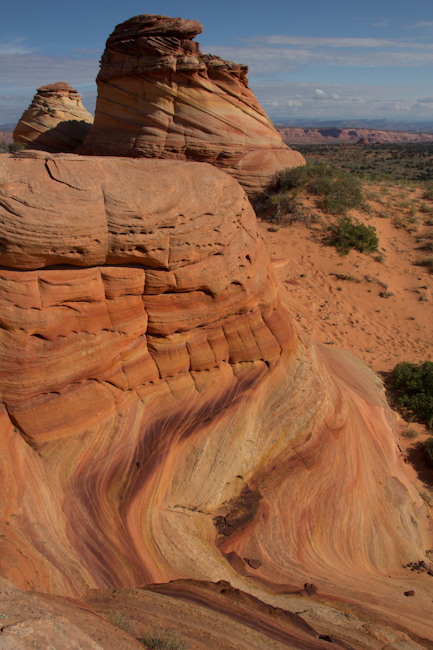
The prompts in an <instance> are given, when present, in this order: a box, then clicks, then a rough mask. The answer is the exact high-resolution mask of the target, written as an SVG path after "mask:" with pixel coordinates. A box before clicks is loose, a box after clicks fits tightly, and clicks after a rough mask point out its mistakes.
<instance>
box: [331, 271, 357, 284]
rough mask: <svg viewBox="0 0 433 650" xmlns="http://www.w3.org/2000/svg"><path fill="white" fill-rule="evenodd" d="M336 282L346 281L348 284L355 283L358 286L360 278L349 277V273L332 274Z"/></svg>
mask: <svg viewBox="0 0 433 650" xmlns="http://www.w3.org/2000/svg"><path fill="white" fill-rule="evenodd" d="M334 275H335V277H336V278H337V280H347V281H349V282H357V283H358V284H359V283H360V282H362V280H361V279H360V278H357V277H355V276H354V275H351V274H350V273H334Z"/></svg>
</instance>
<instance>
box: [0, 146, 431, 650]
mask: <svg viewBox="0 0 433 650" xmlns="http://www.w3.org/2000/svg"><path fill="white" fill-rule="evenodd" d="M0 223H1V232H2V239H1V251H0V265H1V270H0V300H1V304H0V328H1V329H0V360H1V376H0V391H1V392H0V400H1V407H0V420H1V426H0V432H1V433H0V477H1V478H0V483H1V485H2V486H3V490H2V495H1V500H0V522H1V523H0V529H1V530H0V574H1V576H2V577H4V578H6V579H8V580H11V581H13V582H15V583H16V584H18V585H20V586H22V587H25V588H30V589H36V590H41V591H49V592H50V591H51V592H55V593H63V594H67V595H73V596H77V595H79V594H80V593H82V592H83V591H85V590H86V589H87V588H88V587H94V588H100V589H106V588H113V587H136V586H139V585H142V584H145V583H155V582H160V583H162V582H167V581H169V580H173V579H178V578H189V579H195V580H204V581H218V580H221V579H223V580H227V581H228V582H230V583H231V584H232V585H233V586H235V587H237V588H239V589H243V590H244V591H247V592H250V593H255V594H256V595H257V593H261V594H262V596H261V597H262V599H263V600H265V601H266V599H269V598H270V594H277V595H278V594H282V593H284V592H290V591H299V590H301V589H302V588H303V585H304V584H305V583H315V584H316V585H318V586H319V590H320V591H321V592H322V593H324V594H328V595H330V596H332V598H343V599H346V600H350V601H352V602H358V603H363V604H364V605H365V604H368V605H369V606H371V607H372V608H373V609H374V608H375V607H376V605H377V599H378V595H379V594H380V598H381V600H383V602H384V605H383V608H385V609H387V611H388V614H389V616H391V617H392V616H394V617H395V616H397V618H398V617H399V616H404V620H405V625H407V626H408V627H409V628H410V629H411V630H416V631H417V634H419V635H422V634H424V635H427V631H428V629H429V623H428V621H426V617H425V616H424V614H423V611H422V607H420V606H419V605H418V606H417V607H415V606H414V607H412V606H411V607H408V605H407V602H405V601H407V599H405V597H404V595H403V589H402V588H401V586H402V585H403V582H404V580H405V577H404V576H405V575H406V573H407V571H406V570H404V569H402V565H406V564H408V562H411V561H414V560H420V559H421V558H425V551H426V549H429V548H431V546H432V545H431V537H430V533H429V529H428V519H427V513H426V507H425V505H424V503H423V501H422V499H421V498H420V497H419V495H418V494H417V493H416V491H415V490H414V489H413V487H412V486H411V485H410V483H409V482H408V480H407V478H406V476H405V474H404V471H403V470H402V467H401V461H400V458H399V450H398V446H397V442H396V438H395V435H394V433H393V429H392V418H391V412H390V411H389V409H388V407H387V405H386V402H385V399H384V396H383V392H382V390H381V387H380V385H379V383H378V380H377V379H376V378H375V377H374V376H373V375H372V374H371V373H370V372H369V371H368V370H367V369H366V368H365V367H364V366H363V365H362V364H361V363H360V362H359V361H358V360H356V359H355V358H352V357H350V356H347V355H345V354H344V353H341V352H338V351H331V350H325V349H317V348H316V347H315V346H314V345H313V344H312V343H311V341H310V340H309V339H308V338H307V337H306V336H305V335H302V334H301V333H300V332H298V331H297V330H296V329H295V328H294V326H293V325H292V322H291V318H290V315H289V313H288V311H287V309H286V308H285V307H284V306H283V305H282V304H281V303H280V301H279V299H278V295H277V292H276V288H275V281H274V277H273V273H272V270H271V267H270V263H269V258H268V255H267V253H266V250H265V249H264V246H263V243H262V241H261V239H260V238H259V237H258V236H257V229H256V221H255V215H254V212H253V210H252V207H251V205H250V203H249V202H248V200H247V197H246V195H245V193H244V192H243V191H242V190H241V188H240V187H239V185H238V184H237V183H236V182H235V181H234V180H233V179H232V178H230V176H228V175H227V174H224V173H223V172H221V171H220V170H218V169H215V168H214V167H212V166H210V165H204V164H198V163H188V164H185V163H182V162H177V161H159V160H133V159H118V158H95V157H93V158H91V157H84V156H74V155H49V154H44V153H42V152H21V153H20V154H16V155H14V156H8V155H2V156H1V157H0ZM307 591H308V590H307ZM311 593H314V590H313V591H312V592H311ZM417 597H418V599H419V600H418V603H419V602H422V603H429V602H430V601H431V593H430V592H429V591H428V585H427V586H426V585H424V584H422V585H420V587H417ZM278 598H283V596H278ZM278 603H279V604H278V606H280V607H281V606H282V605H281V601H278ZM296 611H300V610H296ZM297 647H299V646H297ZM308 647H313V646H308Z"/></svg>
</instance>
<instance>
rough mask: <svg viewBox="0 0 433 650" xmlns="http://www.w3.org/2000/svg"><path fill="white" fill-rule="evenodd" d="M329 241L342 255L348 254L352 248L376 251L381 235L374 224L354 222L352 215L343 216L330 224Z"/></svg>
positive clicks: (361, 250) (362, 250) (360, 250)
mask: <svg viewBox="0 0 433 650" xmlns="http://www.w3.org/2000/svg"><path fill="white" fill-rule="evenodd" d="M327 243H329V244H331V245H332V246H335V248H336V249H337V251H338V252H339V253H340V255H347V254H348V253H349V252H350V251H351V250H352V248H355V249H356V250H357V251H359V252H360V253H365V252H375V251H377V247H378V245H379V237H378V236H377V234H376V228H375V227H374V226H366V225H365V224H363V223H359V222H357V221H355V222H354V221H352V218H351V217H342V218H341V219H339V220H338V221H337V223H334V224H331V225H330V226H329V236H328V238H327Z"/></svg>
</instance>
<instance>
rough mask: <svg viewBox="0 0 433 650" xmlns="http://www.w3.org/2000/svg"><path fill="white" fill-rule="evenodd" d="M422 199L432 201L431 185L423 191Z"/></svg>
mask: <svg viewBox="0 0 433 650" xmlns="http://www.w3.org/2000/svg"><path fill="white" fill-rule="evenodd" d="M422 198H423V199H428V200H430V201H433V183H431V184H429V185H427V187H426V188H425V191H424V195H423V197H422Z"/></svg>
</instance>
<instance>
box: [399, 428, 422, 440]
mask: <svg viewBox="0 0 433 650" xmlns="http://www.w3.org/2000/svg"><path fill="white" fill-rule="evenodd" d="M402 436H403V438H406V439H407V440H413V439H414V438H418V433H417V432H416V431H415V429H412V427H408V428H407V429H406V431H403V433H402Z"/></svg>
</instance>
